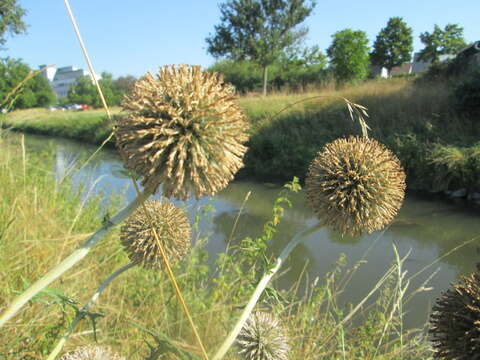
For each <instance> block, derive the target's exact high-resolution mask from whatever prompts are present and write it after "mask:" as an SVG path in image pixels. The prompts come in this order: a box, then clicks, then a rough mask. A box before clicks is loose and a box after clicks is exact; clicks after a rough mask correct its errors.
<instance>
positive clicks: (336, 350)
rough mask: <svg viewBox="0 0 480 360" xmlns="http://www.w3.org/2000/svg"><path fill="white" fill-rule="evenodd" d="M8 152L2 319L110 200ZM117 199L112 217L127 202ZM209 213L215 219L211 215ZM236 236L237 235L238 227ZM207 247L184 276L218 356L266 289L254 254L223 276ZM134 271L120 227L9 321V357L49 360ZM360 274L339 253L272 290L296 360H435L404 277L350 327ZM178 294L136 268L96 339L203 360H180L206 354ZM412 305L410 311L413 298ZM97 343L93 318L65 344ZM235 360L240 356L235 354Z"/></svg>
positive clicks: (94, 224) (1, 245)
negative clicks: (87, 310) (100, 289)
mask: <svg viewBox="0 0 480 360" xmlns="http://www.w3.org/2000/svg"><path fill="white" fill-rule="evenodd" d="M0 146H1V147H2V152H0V183H1V184H2V187H0V199H1V201H0V239H1V241H0V312H1V311H2V310H3V309H4V308H5V306H6V305H7V304H9V303H11V301H12V299H13V298H14V297H15V296H17V295H18V291H19V290H21V289H23V288H25V287H26V286H27V284H31V283H32V282H33V281H34V280H36V279H38V277H39V276H40V275H41V274H44V273H45V272H46V271H47V270H48V269H49V268H50V267H51V266H53V265H54V264H56V263H58V262H59V261H60V260H61V259H63V258H64V257H65V256H66V255H68V254H69V253H70V252H71V251H72V250H73V249H74V248H76V247H77V246H78V245H79V244H81V243H82V242H83V240H84V239H85V238H86V237H88V235H89V234H91V233H92V232H93V231H94V230H95V229H96V228H98V227H99V226H100V224H101V222H102V218H103V213H104V210H101V209H102V207H101V206H100V201H101V198H102V197H103V198H104V197H105V196H104V195H103V196H100V195H99V196H97V197H95V196H93V197H90V198H89V199H88V201H84V200H85V199H84V198H82V196H81V194H80V190H81V189H82V187H79V188H78V189H76V188H75V187H72V186H71V185H70V183H69V179H66V181H64V182H63V183H61V184H59V183H57V182H56V181H55V176H54V174H52V173H51V169H52V167H53V164H54V162H55V161H57V160H58V159H55V158H54V156H53V154H52V153H51V152H50V151H33V152H30V151H29V148H28V145H25V144H24V143H22V142H21V139H18V138H17V139H16V140H13V141H10V140H8V139H4V138H2V136H1V132H0ZM24 149H26V151H25V150H24ZM112 200H113V204H112V205H111V207H110V209H109V211H110V213H111V214H112V213H113V212H114V211H115V209H116V208H117V207H118V201H119V199H118V197H114V198H113V199H112ZM272 205H273V204H272ZM190 209H192V208H190ZM201 212H203V213H205V209H204V210H202V211H201ZM197 215H198V216H200V217H202V216H203V215H201V214H197ZM207 217H208V215H207ZM282 221H283V220H282ZM228 233H229V234H231V229H228ZM210 240H211V239H208V241H210ZM205 242H207V239H206V238H203V237H200V238H198V239H197V242H196V243H197V246H196V247H195V248H194V249H193V251H192V252H191V253H190V254H189V255H188V256H187V257H186V259H184V261H183V263H182V264H181V265H180V266H177V267H176V268H175V270H174V271H175V274H176V276H177V278H178V281H179V285H180V288H181V289H182V291H183V294H184V297H185V300H186V302H187V303H188V306H189V308H190V311H191V312H192V315H193V318H194V319H195V323H196V325H197V328H198V331H199V333H200V336H201V338H202V339H203V340H204V344H205V346H206V348H207V349H208V350H209V352H210V353H211V352H213V350H214V349H217V348H218V346H219V344H220V342H221V341H222V340H223V338H224V336H225V332H226V329H228V328H230V327H231V326H232V325H233V322H234V321H235V319H236V318H237V317H238V316H239V313H240V311H241V309H242V306H243V304H245V303H246V300H247V299H248V297H249V295H250V293H251V291H252V286H253V285H254V284H255V283H256V280H257V277H256V276H257V275H256V271H257V270H260V269H261V267H262V266H263V263H258V264H254V265H252V266H250V267H248V268H249V269H251V271H244V269H246V267H245V266H244V265H246V264H247V263H245V261H246V260H248V257H247V256H246V253H242V251H241V249H239V248H236V247H234V246H233V247H231V252H230V253H229V254H228V255H226V256H219V257H218V258H217V259H213V261H214V262H215V264H217V265H216V267H214V268H212V267H209V266H207V263H208V259H207V255H206V251H205V249H204V247H203V244H205ZM235 249H236V250H235ZM232 251H233V252H232ZM127 262H128V259H127V256H126V255H125V253H124V252H123V251H122V248H121V246H120V242H119V239H118V230H114V231H113V232H112V233H111V234H110V236H109V237H108V238H106V239H105V240H103V241H102V242H101V243H100V244H99V245H98V246H97V247H96V248H95V249H94V250H93V251H92V252H91V253H90V254H89V255H88V256H87V257H86V258H85V259H84V260H82V262H81V263H80V264H79V265H77V266H75V267H74V268H73V269H71V270H70V271H69V272H67V273H66V274H65V275H64V276H62V278H61V279H60V280H59V281H56V282H54V283H52V284H51V285H50V286H49V288H48V289H47V290H46V291H44V292H43V293H41V294H40V295H39V296H37V297H35V298H34V299H33V300H32V301H31V302H30V303H29V305H28V306H26V307H25V309H24V310H23V311H21V312H20V313H19V314H17V316H16V317H15V319H14V320H12V321H11V322H10V323H7V326H6V328H5V329H4V330H5V331H3V332H2V339H1V340H2V341H0V359H2V360H6V359H34V358H35V359H36V358H45V357H46V356H47V355H48V354H49V352H50V351H51V349H52V348H53V346H54V344H55V343H56V341H58V339H59V337H60V336H61V335H62V334H63V333H64V332H65V330H66V329H67V328H68V325H69V323H70V322H71V321H72V319H73V317H74V316H75V308H76V307H78V306H81V305H82V304H84V303H85V302H86V301H87V300H88V298H89V297H90V296H91V295H92V294H93V292H94V290H95V289H96V287H97V286H98V284H99V283H100V282H101V281H102V280H103V279H105V278H106V277H107V276H108V275H109V274H110V273H111V272H112V271H114V269H117V268H118V267H120V266H122V265H124V264H126V263H127ZM332 262H333V260H332ZM242 266H243V267H242ZM358 266H359V264H358V265H357V266H356V268H354V269H351V270H349V269H348V266H346V259H345V257H343V256H340V259H339V260H338V261H337V263H336V264H335V265H333V268H332V269H331V272H329V273H328V274H327V275H326V276H325V278H320V279H316V280H315V279H309V278H308V276H307V275H306V274H304V273H303V272H302V275H301V276H300V278H299V279H298V283H297V284H296V285H294V286H292V289H291V290H290V291H282V292H281V293H279V294H277V295H278V296H276V297H275V293H273V292H270V293H271V294H273V295H270V296H269V297H265V298H264V299H263V304H264V305H266V304H267V303H268V308H269V310H270V311H272V312H274V313H276V314H277V315H278V316H279V318H280V321H281V323H282V325H283V327H284V328H285V329H288V335H289V338H290V339H291V342H290V346H291V349H292V350H291V353H290V357H289V358H290V359H292V360H296V359H305V360H314V359H315V360H316V359H318V354H319V353H321V354H322V358H324V359H326V360H329V359H330V360H334V359H338V358H339V357H342V358H348V359H364V358H365V357H371V356H374V355H376V356H377V357H379V358H389V359H396V358H398V357H399V355H398V354H402V356H403V358H411V359H426V360H427V359H431V351H430V347H429V344H428V341H427V339H426V338H425V337H423V336H422V333H421V332H417V331H412V330H408V329H405V328H404V327H403V323H402V317H401V316H398V315H397V310H396V306H397V304H399V303H400V302H401V301H402V298H401V297H399V292H398V286H402V284H401V282H400V281H401V280H402V279H399V278H398V277H397V275H396V274H397V270H395V268H392V269H393V271H392V274H391V275H390V276H388V277H387V278H386V280H385V282H384V283H383V285H382V286H381V289H380V290H379V291H378V292H377V293H376V295H375V300H373V301H372V302H371V303H369V306H368V307H365V308H364V309H362V310H361V311H359V312H357V313H356V314H355V316H354V317H353V320H352V321H351V322H350V321H345V322H344V321H343V320H344V319H345V318H346V317H347V316H348V314H349V312H350V311H351V309H352V307H351V306H345V307H343V306H342V305H340V304H342V301H341V300H340V299H341V298H340V296H341V295H342V294H343V293H344V291H345V289H347V290H348V288H350V287H354V282H353V281H350V279H351V278H352V276H353V274H354V273H355V272H356V270H355V269H357V268H358ZM218 269H222V271H221V272H219V271H218ZM242 269H243V270H242ZM399 272H400V273H401V272H402V271H399ZM300 283H302V284H300ZM304 283H307V284H308V285H305V289H306V291H305V293H303V292H302V294H301V296H300V297H299V296H298V295H299V294H298V292H297V290H298V288H302V287H304V285H303V284H304ZM273 284H276V282H274V283H273ZM272 289H273V288H272ZM412 291H414V290H413V289H412ZM361 293H362V295H361V297H363V296H366V294H368V293H369V290H368V289H366V288H364V287H361ZM377 295H378V296H377ZM174 296H175V295H174V291H173V290H172V287H171V286H170V284H169V282H168V279H166V277H165V276H164V274H162V273H157V272H152V271H145V270H143V269H140V268H137V267H135V268H133V269H131V270H129V271H128V272H126V273H125V274H123V275H122V276H121V277H120V278H119V279H117V280H116V281H115V282H113V283H112V284H111V285H110V286H109V287H108V288H107V290H106V291H105V292H104V293H103V294H102V295H101V297H100V299H99V301H98V305H96V306H95V308H93V309H92V311H93V312H94V314H96V315H98V314H100V313H101V314H102V315H104V316H103V317H97V318H96V337H97V340H98V342H99V343H100V344H103V345H108V346H112V347H113V348H114V349H116V350H117V351H119V352H122V353H123V354H124V355H125V356H127V357H128V359H132V360H141V359H145V358H147V357H148V356H149V352H150V351H149V347H148V346H147V344H146V341H148V342H149V343H150V344H152V346H153V347H154V349H156V350H158V351H159V352H161V353H162V354H168V353H169V354H170V356H172V357H176V358H177V357H182V358H192V359H193V358H196V357H188V356H187V355H185V356H180V355H184V354H186V353H193V354H195V355H199V353H198V349H197V348H196V347H195V346H192V345H193V344H195V340H194V338H193V336H192V334H191V331H189V327H188V324H187V321H186V320H185V318H184V316H183V314H182V312H181V311H180V309H179V306H178V304H177V302H176V300H175V297H174ZM400 296H401V295H400ZM403 296H406V298H405V300H403V301H405V302H406V301H407V299H409V298H408V296H409V295H408V294H404V295H403ZM76 301H77V302H78V304H77V303H75V302H76ZM399 334H402V336H401V337H400V336H399ZM156 340H157V341H156ZM93 342H94V339H93V331H92V325H91V322H90V321H84V322H82V324H81V325H80V326H79V328H78V329H77V331H76V332H75V334H74V336H72V338H71V339H70V340H69V341H68V342H67V346H66V350H69V349H72V348H74V347H76V346H79V345H85V344H88V343H93ZM167 356H169V355H167ZM228 358H229V359H237V358H238V357H237V355H236V350H235V349H234V350H232V352H231V353H230V354H229V357H228Z"/></svg>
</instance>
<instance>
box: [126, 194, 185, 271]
mask: <svg viewBox="0 0 480 360" xmlns="http://www.w3.org/2000/svg"><path fill="white" fill-rule="evenodd" d="M145 207H146V209H147V211H148V214H149V216H150V218H151V220H152V223H153V226H154V228H155V230H156V232H157V235H158V237H159V240H160V242H161V244H162V247H163V249H164V250H165V253H166V256H167V258H168V260H169V262H170V263H171V264H172V265H173V264H175V263H177V262H178V261H180V260H181V259H182V258H183V257H184V256H185V255H186V254H187V252H188V251H189V249H190V245H191V240H190V238H191V231H190V223H189V221H188V218H187V217H186V215H185V213H184V212H183V210H182V209H180V208H178V207H176V206H175V205H174V204H173V203H172V202H170V201H168V200H163V201H158V200H149V201H146V202H145ZM120 240H121V242H122V245H123V246H124V249H125V251H126V252H127V254H128V257H129V258H130V260H131V261H132V262H136V263H139V264H141V265H142V266H144V267H145V268H152V269H163V266H164V262H163V258H162V255H161V251H160V248H159V246H158V244H157V241H156V239H155V237H154V235H153V232H152V229H151V226H150V220H149V217H148V216H147V215H146V214H145V209H144V208H143V206H140V207H139V208H137V210H136V211H135V212H134V213H133V214H132V216H131V217H130V218H128V219H127V221H125V223H124V225H123V226H122V227H121V229H120Z"/></svg>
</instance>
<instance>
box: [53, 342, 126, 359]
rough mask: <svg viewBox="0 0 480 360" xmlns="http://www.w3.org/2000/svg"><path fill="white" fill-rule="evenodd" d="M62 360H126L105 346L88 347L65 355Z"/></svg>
mask: <svg viewBox="0 0 480 360" xmlns="http://www.w3.org/2000/svg"><path fill="white" fill-rule="evenodd" d="M60 360H125V358H124V357H121V356H120V355H118V354H116V353H114V352H112V351H111V350H110V348H108V347H104V346H92V345H87V346H83V347H80V348H77V349H75V350H73V351H70V352H69V353H67V354H65V355H63V356H62V357H61V358H60Z"/></svg>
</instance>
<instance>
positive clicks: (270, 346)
mask: <svg viewBox="0 0 480 360" xmlns="http://www.w3.org/2000/svg"><path fill="white" fill-rule="evenodd" d="M237 344H238V346H239V348H240V350H239V352H238V353H239V354H240V355H241V356H242V357H243V358H244V359H246V360H287V359H288V352H289V350H290V347H289V345H288V338H287V336H286V333H285V331H284V329H283V327H282V326H281V325H280V322H279V321H278V320H277V319H276V318H275V317H274V316H273V315H271V314H269V313H266V312H260V311H257V312H254V313H253V314H251V315H250V317H249V318H248V320H247V322H246V323H245V325H244V327H243V328H242V331H241V332H240V334H239V335H238V338H237Z"/></svg>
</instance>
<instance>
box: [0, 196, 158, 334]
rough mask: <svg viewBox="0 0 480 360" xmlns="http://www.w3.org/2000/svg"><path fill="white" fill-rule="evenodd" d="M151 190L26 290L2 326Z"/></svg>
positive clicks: (0, 321)
mask: <svg viewBox="0 0 480 360" xmlns="http://www.w3.org/2000/svg"><path fill="white" fill-rule="evenodd" d="M150 195H151V194H150V192H146V191H144V192H142V193H140V194H139V195H138V196H137V197H136V198H135V199H134V200H133V201H132V202H131V203H130V204H128V205H127V206H126V207H125V208H123V209H122V210H120V211H119V212H118V213H117V214H116V215H115V216H114V217H112V218H111V219H110V220H108V221H107V222H105V223H104V225H103V226H102V227H101V228H100V229H99V230H97V231H96V232H95V233H94V234H93V235H91V236H90V237H89V238H88V239H87V240H86V241H85V242H84V243H83V244H82V245H80V247H79V248H77V249H76V250H74V251H73V252H72V253H71V254H70V255H69V256H68V257H66V258H65V259H64V260H63V261H62V262H61V263H60V264H58V265H57V266H55V267H54V268H53V269H51V270H50V271H49V272H47V273H46V274H45V275H44V276H43V277H41V278H40V279H39V280H37V281H36V282H35V283H34V284H32V285H31V286H30V287H29V288H28V289H27V290H26V291H25V292H23V293H22V294H21V295H19V296H18V297H17V298H16V299H15V300H14V301H13V302H12V304H10V306H9V307H7V309H6V310H5V311H4V313H3V314H2V315H1V316H0V328H2V327H3V325H5V323H6V322H7V321H8V320H10V319H11V318H12V317H13V316H14V315H15V314H16V313H17V312H18V311H19V310H20V309H21V308H22V306H23V305H25V304H26V303H27V302H28V301H29V300H31V299H32V298H33V297H34V296H35V295H37V294H38V293H39V292H40V291H42V290H43V289H45V288H46V287H47V286H48V285H49V284H50V283H52V282H53V281H55V280H56V279H57V278H59V277H60V276H61V275H62V274H63V273H65V272H66V271H68V270H69V269H70V268H71V267H72V266H73V265H75V264H76V263H77V262H79V261H80V260H82V259H83V258H84V257H85V256H86V255H87V254H88V253H89V252H90V250H91V249H92V248H93V247H94V246H95V245H96V244H97V243H98V242H99V241H100V240H101V239H103V238H104V237H105V235H107V233H108V231H109V230H110V229H112V228H113V227H114V226H116V225H118V224H119V223H121V222H122V221H123V220H124V219H125V218H127V217H128V216H129V215H130V214H131V213H132V212H133V211H134V210H135V209H136V208H137V207H138V206H139V205H140V204H142V203H143V202H144V201H145V200H146V199H147V198H148V197H149V196H150Z"/></svg>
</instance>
